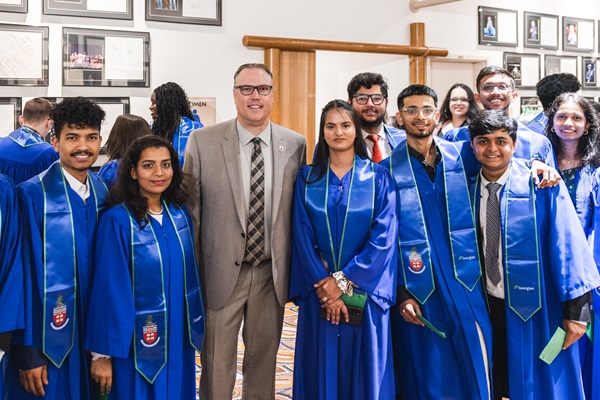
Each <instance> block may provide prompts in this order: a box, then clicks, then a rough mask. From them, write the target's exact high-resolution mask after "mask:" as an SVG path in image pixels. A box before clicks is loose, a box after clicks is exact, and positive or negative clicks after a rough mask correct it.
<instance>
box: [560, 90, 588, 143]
mask: <svg viewBox="0 0 600 400" xmlns="http://www.w3.org/2000/svg"><path fill="white" fill-rule="evenodd" d="M552 123H553V129H554V131H555V132H556V135H557V136H558V137H559V138H560V140H561V141H562V142H579V139H581V137H582V136H583V134H584V132H585V131H587V130H588V129H589V128H590V124H589V123H588V122H587V119H586V118H585V114H584V112H583V109H582V108H581V106H580V105H579V104H577V103H575V102H574V101H571V100H569V101H565V102H564V103H562V104H561V105H560V106H559V107H558V109H557V110H556V113H555V114H554V120H553V121H552Z"/></svg>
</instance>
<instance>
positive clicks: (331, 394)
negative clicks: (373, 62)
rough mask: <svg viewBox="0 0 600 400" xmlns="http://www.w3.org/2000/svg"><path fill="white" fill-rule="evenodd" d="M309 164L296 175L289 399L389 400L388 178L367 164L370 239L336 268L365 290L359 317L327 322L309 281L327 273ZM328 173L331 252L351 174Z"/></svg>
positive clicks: (392, 219) (392, 237)
mask: <svg viewBox="0 0 600 400" xmlns="http://www.w3.org/2000/svg"><path fill="white" fill-rule="evenodd" d="M368 162H369V163H371V161H368ZM309 168H310V167H304V168H303V169H301V170H300V172H299V173H298V178H297V179H296V189H295V194H294V207H293V224H292V238H293V241H292V271H291V278H290V298H291V299H292V301H294V303H295V304H296V305H298V306H299V314H298V331H297V336H296V352H295V360H294V398H297V399H357V400H358V399H393V398H394V377H393V362H392V347H391V346H392V344H391V331H390V307H391V306H392V305H393V303H394V302H395V281H396V263H397V240H396V238H397V228H396V226H397V218H396V212H395V211H396V197H395V192H394V184H393V181H392V178H391V176H390V175H389V173H388V171H387V170H386V169H385V168H383V167H381V166H380V165H377V164H375V165H374V168H375V196H376V197H375V203H374V204H375V206H374V214H373V222H372V224H371V232H370V236H369V240H368V241H367V242H366V243H365V244H364V247H363V248H362V250H361V252H360V253H359V254H356V256H355V257H354V258H352V260H351V261H350V262H349V263H348V264H347V265H345V266H341V267H340V270H341V271H343V272H344V274H345V275H346V276H347V277H348V279H349V280H350V281H352V282H354V283H355V284H357V285H358V286H359V288H361V289H355V290H356V292H357V293H366V295H367V303H366V305H365V308H364V314H363V319H362V322H361V324H360V325H358V326H353V325H349V324H346V323H340V324H339V325H333V324H332V323H331V322H329V321H326V320H324V319H320V318H319V313H320V311H321V303H320V302H319V299H318V298H317V296H316V294H315V288H314V287H313V285H314V284H315V283H317V282H318V281H320V280H321V279H324V278H326V277H327V276H328V275H329V274H328V273H327V271H326V270H325V267H324V265H323V262H322V261H321V260H320V258H319V256H318V254H317V250H316V246H317V239H316V238H315V230H314V228H313V226H312V223H311V220H310V218H309V215H308V213H307V210H306V207H307V204H306V203H305V201H304V200H305V197H304V193H305V187H306V183H305V181H304V179H303V177H306V175H307V173H308V170H309ZM328 173H329V179H330V185H329V188H328V193H329V198H328V202H327V210H328V216H329V222H330V224H331V236H332V239H333V243H334V248H335V251H338V248H339V245H340V242H341V235H342V230H343V226H344V217H345V215H346V207H347V205H348V192H349V185H350V178H351V175H352V172H351V171H350V172H349V173H348V174H346V175H345V176H344V177H343V178H342V179H341V180H340V179H338V178H337V176H336V175H335V174H334V173H333V172H331V171H328ZM322 179H325V177H323V178H322ZM346 235H352V227H351V226H347V227H346ZM331 272H333V270H332V271H331Z"/></svg>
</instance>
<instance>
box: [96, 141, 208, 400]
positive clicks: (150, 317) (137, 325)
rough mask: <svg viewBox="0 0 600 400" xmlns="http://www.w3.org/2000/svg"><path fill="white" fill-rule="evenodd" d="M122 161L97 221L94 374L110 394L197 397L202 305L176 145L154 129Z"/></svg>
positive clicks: (141, 396)
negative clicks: (107, 205)
mask: <svg viewBox="0 0 600 400" xmlns="http://www.w3.org/2000/svg"><path fill="white" fill-rule="evenodd" d="M121 162H122V163H123V170H124V171H125V168H127V173H122V174H120V176H119V179H118V181H117V183H116V185H115V186H114V187H113V201H114V203H115V205H114V206H113V207H112V208H110V209H109V210H108V211H106V212H105V213H104V214H103V215H102V217H101V219H100V224H99V227H98V235H99V236H98V248H97V252H96V263H95V268H94V276H93V282H92V293H91V299H90V305H89V311H88V317H87V328H88V329H87V338H86V348H87V349H88V350H90V351H91V352H92V365H91V375H92V378H93V379H94V380H95V381H96V382H97V383H98V384H99V386H100V388H101V392H102V394H104V393H106V392H108V393H110V398H114V399H145V400H148V399H157V400H158V399H195V398H196V377H195V363H194V356H195V350H196V351H200V349H201V346H202V339H203V337H204V313H203V305H202V293H201V289H200V281H199V277H198V272H197V271H198V269H197V262H196V257H195V253H194V246H193V237H192V235H193V234H192V232H193V230H192V224H191V219H190V216H189V214H188V212H187V210H186V209H185V206H183V204H184V201H185V199H186V197H187V195H186V191H185V188H184V187H183V186H182V177H183V174H182V171H181V167H180V165H179V160H178V157H177V153H176V152H175V150H174V149H173V147H172V146H171V144H170V143H169V142H168V141H167V140H165V139H163V138H160V137H157V136H154V135H150V136H144V137H141V138H139V139H138V140H136V141H135V142H134V143H133V144H132V145H131V147H130V148H129V149H128V151H127V153H126V154H125V156H124V157H123V159H122V161H121Z"/></svg>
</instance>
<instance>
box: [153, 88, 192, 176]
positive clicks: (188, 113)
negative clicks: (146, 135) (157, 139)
mask: <svg viewBox="0 0 600 400" xmlns="http://www.w3.org/2000/svg"><path fill="white" fill-rule="evenodd" d="M150 113H151V114H152V119H153V120H154V122H153V123H152V133H154V134H155V135H158V136H161V137H164V138H166V139H167V140H168V141H169V142H171V143H172V144H173V147H174V148H175V151H176V152H177V154H178V155H179V164H180V165H181V166H183V156H184V153H185V146H186V144H187V141H188V138H189V137H190V134H191V133H192V132H193V131H194V130H196V129H199V128H204V125H203V124H202V122H200V117H199V116H198V114H194V113H193V112H192V110H191V108H190V102H189V100H188V97H187V94H186V93H185V90H183V88H182V87H181V86H179V85H178V84H176V83H175V82H167V83H164V84H162V85H160V86H159V87H157V88H156V89H154V90H153V91H152V94H151V95H150Z"/></svg>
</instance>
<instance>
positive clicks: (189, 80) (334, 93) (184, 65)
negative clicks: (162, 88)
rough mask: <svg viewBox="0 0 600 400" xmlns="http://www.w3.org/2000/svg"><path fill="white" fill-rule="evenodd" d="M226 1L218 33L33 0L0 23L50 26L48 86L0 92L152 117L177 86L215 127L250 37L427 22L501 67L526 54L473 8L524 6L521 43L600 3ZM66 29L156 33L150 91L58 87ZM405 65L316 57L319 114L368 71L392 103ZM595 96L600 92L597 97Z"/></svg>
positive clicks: (445, 41)
mask: <svg viewBox="0 0 600 400" xmlns="http://www.w3.org/2000/svg"><path fill="white" fill-rule="evenodd" d="M222 1H223V25H222V26H220V27H214V26H203V25H188V24H172V23H162V22H151V21H145V19H144V4H145V1H144V0H134V20H133V21H119V20H103V19H92V18H77V17H66V16H65V17H59V16H46V15H42V12H41V1H36V0H29V13H28V14H27V15H26V16H25V15H22V14H10V13H0V23H25V24H28V25H47V26H50V60H49V61H50V86H49V87H47V88H29V87H2V88H1V89H0V90H1V94H0V96H1V97H7V96H21V97H32V96H52V97H55V96H75V95H83V96H103V97H108V96H110V97H121V96H126V97H130V98H131V112H132V113H134V114H139V115H141V116H143V117H145V118H148V119H149V118H150V115H149V111H148V105H149V97H150V93H151V91H152V88H154V87H156V86H158V85H160V84H162V83H164V82H167V81H175V82H177V83H179V84H181V85H182V86H183V87H184V88H185V89H186V91H187V93H188V95H189V96H191V97H200V96H203V97H216V102H217V103H216V105H217V122H220V121H223V120H226V119H229V118H232V117H234V116H235V108H234V105H233V101H232V95H231V90H232V89H231V87H232V85H233V83H232V76H233V73H234V72H235V70H236V68H237V67H238V66H239V65H240V64H243V63H246V62H261V61H262V60H263V52H262V50H261V49H247V48H245V47H244V46H243V45H242V37H243V36H244V35H265V36H278V37H292V38H293V37H296V38H308V39H322V40H338V41H350V42H367V43H387V44H408V43H409V40H410V38H409V32H410V27H409V24H410V23H411V22H424V23H425V24H426V28H425V29H426V35H425V36H426V42H427V44H428V45H430V46H432V47H442V48H447V49H448V50H449V52H450V56H451V57H464V58H477V59H486V60H489V61H490V63H497V64H501V63H502V51H517V52H521V51H523V49H522V48H517V49H512V48H501V47H487V48H486V47H485V46H479V45H478V44H477V32H478V20H477V7H478V6H480V5H483V6H488V7H498V8H506V9H514V10H518V11H519V25H518V26H519V41H520V42H521V43H522V41H523V38H522V28H521V27H522V22H521V20H520V19H521V18H522V11H532V12H543V13H548V14H558V15H561V16H562V15H565V16H570V17H576V18H593V19H600V3H598V2H592V1H585V2H584V1H572V2H567V1H564V0H563V1H557V0H547V1H543V0H528V1H526V2H525V1H522V0H487V1H484V0H481V1H479V0H477V1H476V0H463V1H459V2H455V3H450V4H446V5H440V6H434V7H430V8H426V9H423V10H420V11H419V12H417V13H412V12H411V11H409V9H408V0H379V1H370V2H365V1H364V0H361V1H359V0H319V1H317V0H303V1H290V0H252V1H248V0H222ZM367 17H369V18H367ZM63 26H68V27H85V28H98V29H117V30H136V31H148V32H150V35H151V36H150V47H151V51H150V53H151V67H150V71H151V72H150V75H151V83H150V85H151V87H150V88H97V87H94V88H91V87H64V88H63V87H61V82H62V77H61V70H60V68H61V60H62V49H61V46H62V27H63ZM527 50H528V52H533V51H534V50H532V49H527ZM558 54H560V52H558ZM571 54H576V53H571ZM408 68H409V67H408V58H407V57H402V56H390V55H372V54H349V53H334V52H319V53H317V98H316V104H317V114H318V115H319V110H320V108H321V107H322V106H323V105H324V104H325V103H326V102H327V101H329V100H331V99H333V98H342V99H345V98H346V97H347V95H346V84H347V82H348V80H349V79H350V78H351V77H352V76H353V75H354V74H356V73H358V72H362V71H367V70H370V71H378V72H381V73H382V74H383V75H384V76H386V77H387V78H388V80H389V84H390V98H391V99H394V98H395V96H396V95H397V94H398V92H399V91H400V90H401V89H402V88H403V87H404V86H406V85H407V84H408V77H409V73H408ZM442 95H443V94H442ZM598 95H600V93H597V94H594V96H598ZM394 104H395V101H391V102H390V105H389V107H388V111H389V112H391V113H395V111H396V110H395V105H394ZM317 121H318V117H317Z"/></svg>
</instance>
